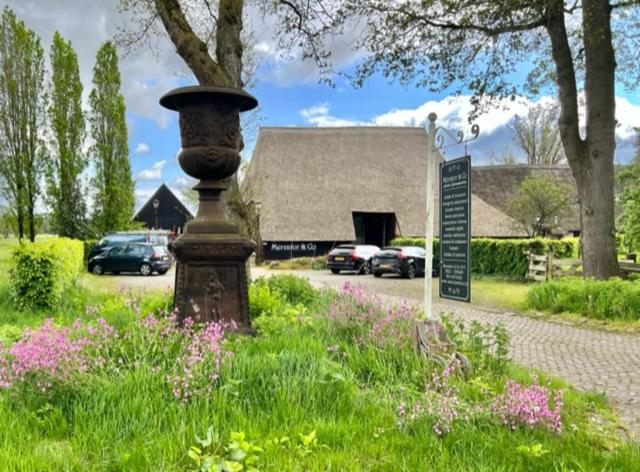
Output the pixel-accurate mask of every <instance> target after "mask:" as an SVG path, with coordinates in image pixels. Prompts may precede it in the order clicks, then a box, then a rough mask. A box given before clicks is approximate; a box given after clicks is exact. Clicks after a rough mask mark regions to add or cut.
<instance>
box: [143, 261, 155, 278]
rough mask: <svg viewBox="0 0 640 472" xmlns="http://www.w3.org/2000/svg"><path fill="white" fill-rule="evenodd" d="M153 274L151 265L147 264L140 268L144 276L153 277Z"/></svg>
mask: <svg viewBox="0 0 640 472" xmlns="http://www.w3.org/2000/svg"><path fill="white" fill-rule="evenodd" d="M152 272H153V270H151V266H150V265H149V264H147V263H145V264H142V265H141V266H140V273H141V274H142V275H151V273H152Z"/></svg>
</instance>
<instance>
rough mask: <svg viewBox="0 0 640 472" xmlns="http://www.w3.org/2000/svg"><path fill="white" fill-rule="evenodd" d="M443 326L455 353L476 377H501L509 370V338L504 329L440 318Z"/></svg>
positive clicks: (502, 326)
mask: <svg viewBox="0 0 640 472" xmlns="http://www.w3.org/2000/svg"><path fill="white" fill-rule="evenodd" d="M442 324H443V326H444V328H445V331H446V333H447V335H448V336H449V338H450V339H451V341H453V343H454V344H455V345H456V346H457V348H458V350H459V351H460V352H461V353H462V354H464V355H465V356H467V357H468V358H469V360H470V361H471V365H472V366H473V368H474V370H475V371H476V372H479V373H490V374H493V375H502V374H504V373H506V371H507V369H508V367H509V334H508V333H507V330H506V328H505V327H504V325H502V324H500V323H498V324H496V325H489V324H482V323H479V322H477V321H472V322H471V323H469V324H468V325H467V324H465V323H464V321H463V320H462V319H459V318H452V317H449V316H443V317H442Z"/></svg>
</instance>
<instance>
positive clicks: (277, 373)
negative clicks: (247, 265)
mask: <svg viewBox="0 0 640 472" xmlns="http://www.w3.org/2000/svg"><path fill="white" fill-rule="evenodd" d="M277 285H278V284H277V283H274V284H271V285H270V286H272V287H275V286H277ZM304 293H306V289H305V288H304V286H303V285H301V284H298V291H295V290H293V289H292V290H291V291H290V292H289V297H291V299H292V300H294V301H296V302H297V301H298V300H299V298H298V296H299V294H304ZM79 296H84V295H79ZM283 298H284V297H283ZM87 301H88V302H90V303H91V304H90V307H91V309H89V310H87V309H84V310H81V311H79V312H78V313H77V315H78V316H80V317H81V318H83V319H86V320H92V319H95V317H96V316H98V315H101V316H104V317H105V318H106V319H107V320H108V321H109V323H111V324H113V325H116V327H117V328H118V330H119V332H120V334H121V335H124V334H125V333H127V332H131V330H132V329H133V327H134V326H136V323H138V322H139V320H140V319H141V318H142V317H144V316H146V314H147V313H148V311H151V310H156V309H157V308H158V307H161V306H163V305H166V303H167V299H166V297H165V298H163V297H162V296H161V295H154V296H152V297H149V298H144V297H143V298H132V296H130V295H127V294H122V295H118V296H114V297H111V298H105V299H100V300H98V299H88V300H87ZM360 301H361V302H363V301H366V300H360ZM343 302H344V301H339V303H338V302H336V296H335V295H333V296H323V295H321V294H319V293H316V297H315V298H314V299H313V300H311V301H308V303H307V304H305V305H303V307H304V310H303V312H302V313H301V314H300V316H298V317H295V318H294V319H292V320H291V321H290V322H289V323H287V324H275V325H270V324H268V323H264V324H263V325H264V326H265V327H267V328H268V329H264V330H263V331H262V333H261V334H260V335H259V336H257V337H255V338H251V337H234V336H231V337H230V338H229V341H228V343H227V345H226V348H227V349H229V350H231V351H232V352H233V356H232V358H231V359H230V362H229V363H225V364H224V365H223V367H222V370H221V372H220V378H219V380H218V382H217V384H216V388H215V389H214V391H213V392H212V393H211V394H210V395H196V396H194V397H193V398H191V399H190V400H189V401H187V402H184V401H180V400H178V399H176V398H175V397H174V396H173V395H172V393H171V390H170V389H168V388H167V383H166V378H165V374H166V372H163V371H161V370H157V369H156V364H155V363H154V361H153V359H154V355H152V354H151V353H149V352H147V354H146V358H145V357H144V356H141V357H140V362H133V361H131V362H128V363H127V362H125V363H122V364H120V363H119V361H118V355H115V354H114V358H113V364H112V367H113V368H111V369H102V370H101V369H95V370H92V371H90V372H89V373H87V375H85V376H83V377H82V381H81V382H78V383H75V384H73V385H71V386H68V387H67V388H58V389H55V390H53V391H51V392H48V393H47V394H46V395H43V394H39V393H38V392H34V391H30V390H29V391H27V390H25V391H21V392H18V393H16V392H15V391H12V392H9V391H0V464H1V465H2V467H0V469H2V470H21V471H23V470H24V471H31V470H32V471H49V470H51V471H58V470H78V471H84V470H127V471H136V470H140V471H148V470H158V471H165V470H166V471H173V470H190V469H191V468H192V467H193V464H192V461H191V459H190V458H189V456H188V451H189V448H190V447H191V446H192V445H194V444H195V438H196V436H200V437H203V435H204V433H205V431H206V430H207V428H208V427H209V426H211V425H212V426H214V428H215V430H216V431H217V432H218V433H219V435H220V438H221V439H220V441H221V443H220V444H221V445H220V447H223V445H224V444H226V443H227V442H228V440H229V437H230V435H231V433H232V432H234V431H243V432H244V433H245V434H246V436H247V437H248V438H249V439H250V440H251V441H254V442H256V443H257V444H260V445H262V446H263V448H264V452H263V453H262V454H261V459H260V463H259V465H260V468H261V469H262V470H273V471H288V470H291V471H299V470H309V471H326V470H340V471H343V470H345V471H360V470H380V471H388V470H400V471H401V470H406V471H415V470H442V471H457V470H486V471H496V470H497V471H500V470H504V471H507V470H508V471H511V470H526V471H529V470H541V471H549V470H551V471H552V470H634V467H636V466H637V464H638V463H640V450H639V449H638V446H637V444H632V443H626V442H625V441H623V440H622V439H620V438H619V437H618V436H617V435H616V434H615V433H614V428H615V423H612V422H610V421H608V420H607V418H608V416H609V414H610V413H609V410H608V409H607V406H606V403H605V402H604V401H603V399H602V398H601V397H599V396H594V395H590V394H582V393H577V392H574V391H573V390H571V389H570V388H569V387H568V386H566V385H564V384H563V383H562V382H560V381H558V380H555V379H548V378H546V377H543V376H539V375H534V374H532V373H531V372H529V371H527V370H525V369H522V368H519V367H516V366H513V365H511V364H508V363H506V362H505V361H504V360H500V359H497V360H496V362H499V363H500V364H501V365H502V366H503V367H504V369H496V368H493V367H491V363H489V362H487V361H486V359H485V360H482V359H483V358H484V357H486V356H488V355H489V354H488V353H487V351H486V350H485V349H484V348H482V347H480V346H479V345H478V342H481V341H478V337H477V336H475V335H473V334H469V331H465V333H467V334H463V333H462V332H460V331H457V333H454V334H455V336H454V338H455V339H456V342H459V343H460V345H461V346H467V347H463V349H464V352H466V353H467V355H468V356H469V358H470V359H471V362H472V364H473V365H474V366H476V370H475V371H474V373H473V374H472V375H471V376H470V377H465V376H464V375H454V376H452V378H451V382H452V383H451V388H454V389H455V390H456V391H457V392H458V393H457V395H458V396H459V398H460V401H461V402H465V403H468V404H478V403H481V402H483V401H484V400H483V399H485V398H488V397H489V396H491V395H494V394H497V393H499V392H501V391H502V389H503V386H504V383H505V380H506V379H507V378H512V379H514V380H515V381H517V382H520V383H523V384H526V383H530V382H537V383H540V384H544V385H548V386H549V387H550V388H553V389H555V390H558V389H562V390H563V391H564V400H565V406H564V412H563V418H562V419H563V422H564V423H565V424H566V425H569V427H567V428H565V430H564V431H563V432H561V433H557V432H552V431H549V430H546V429H544V428H528V427H517V428H516V429H515V430H512V429H510V428H508V427H506V426H505V425H503V424H502V423H501V422H500V421H499V420H497V419H496V418H493V417H492V416H491V415H489V414H487V415H484V414H483V415H476V416H474V417H473V418H470V419H464V418H460V419H459V421H457V422H456V423H455V425H454V427H453V428H452V429H451V432H450V433H448V434H444V435H441V436H440V435H438V434H435V433H434V430H433V427H432V425H431V424H430V423H429V422H427V421H421V420H418V421H414V422H413V423H412V424H411V427H400V426H399V424H398V405H399V402H401V401H404V399H407V398H421V397H422V396H424V395H425V393H429V392H426V390H425V389H426V388H427V384H428V383H429V382H431V381H432V378H433V374H434V372H436V373H437V372H439V370H438V368H436V367H434V364H433V363H432V362H430V360H429V359H425V358H422V357H419V356H416V355H415V353H414V352H413V350H412V349H411V348H410V346H408V345H403V344H400V345H398V344H396V343H390V344H387V343H383V344H382V345H381V344H380V343H378V342H377V338H375V336H377V333H379V332H380V331H379V330H374V331H371V329H372V327H373V326H377V325H376V324H375V323H376V322H379V321H380V320H381V319H386V318H385V317H387V316H388V315H389V313H390V312H389V311H388V310H386V309H385V310H384V311H380V312H373V311H372V312H371V314H370V315H368V317H367V318H366V319H364V321H362V322H361V321H356V322H358V323H361V324H360V325H359V326H358V327H357V328H354V329H353V330H341V331H339V332H337V331H336V330H335V326H334V325H333V324H332V323H333V322H334V321H335V318H334V319H333V320H332V319H331V318H330V317H328V316H327V313H328V312H329V311H330V309H331V308H330V305H331V306H333V309H334V315H336V316H338V310H343V309H347V308H348V304H346V303H343ZM389 309H391V313H395V312H394V311H393V310H394V309H395V308H393V307H390V308H389ZM71 311H72V309H71V308H69V312H66V311H65V312H62V313H60V314H59V316H58V318H57V321H58V322H59V323H61V324H67V323H68V322H70V321H69V320H71V319H72V313H71ZM282 311H286V310H284V308H283V309H282ZM279 313H280V311H278V309H277V307H276V308H274V309H273V310H271V311H270V312H269V313H264V314H262V315H260V317H263V316H264V317H265V320H266V319H268V318H269V317H272V318H277V317H278V316H279ZM287 313H288V312H287ZM367 313H368V312H367ZM347 314H348V313H347ZM356 315H357V314H355V313H354V316H356ZM37 316H41V314H37V315H33V317H32V318H31V321H32V322H33V324H36V320H37ZM287 316H288V315H287ZM381 317H382V318H381ZM287 319H288V318H287ZM263 321H264V320H263ZM5 325H7V324H6V323H5ZM393 326H396V325H395V324H394V325H393ZM460 329H462V328H460ZM353 333H356V334H357V335H358V336H359V335H360V334H362V333H365V334H366V333H372V336H373V337H371V338H366V339H364V340H363V342H357V341H355V342H354V341H353V340H352V337H351V335H352V334H353ZM135 339H137V338H133V337H128V338H126V342H128V343H136V341H135ZM119 342H125V340H121V341H119ZM135 347H136V349H139V350H140V352H141V353H143V352H144V350H145V349H150V348H151V345H150V344H149V343H146V342H145V343H138V344H136V345H135ZM158 355H160V354H158ZM144 359H147V360H144ZM63 387H64V385H63ZM594 418H595V421H594ZM596 423H597V424H598V426H594V424H596ZM571 425H573V426H571ZM312 431H315V433H316V437H317V445H315V446H313V447H310V448H307V449H304V448H300V447H298V446H295V447H294V446H291V447H288V446H274V445H273V444H274V443H273V441H272V440H273V439H274V438H280V439H282V438H283V437H285V436H286V437H288V438H290V443H294V442H295V441H296V440H297V438H298V437H299V435H300V434H303V435H306V434H309V433H310V432H312ZM538 444H539V445H540V446H541V448H542V450H543V451H546V452H545V453H544V454H542V455H540V456H539V457H534V456H531V455H527V454H525V453H521V452H518V448H519V447H520V449H521V450H522V448H521V446H534V445H538Z"/></svg>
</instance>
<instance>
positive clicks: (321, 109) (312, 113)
mask: <svg viewBox="0 0 640 472" xmlns="http://www.w3.org/2000/svg"><path fill="white" fill-rule="evenodd" d="M330 111H331V107H330V106H329V104H328V103H327V102H323V103H318V104H317V105H312V106H310V107H308V108H303V109H302V110H300V115H301V116H302V117H303V118H304V119H305V120H307V121H308V122H309V123H310V124H312V125H313V126H320V127H344V126H359V125H370V126H371V125H373V123H363V122H358V121H354V120H350V119H346V118H337V117H335V116H331V115H330V114H329V112H330Z"/></svg>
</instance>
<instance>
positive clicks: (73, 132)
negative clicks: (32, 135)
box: [46, 31, 87, 239]
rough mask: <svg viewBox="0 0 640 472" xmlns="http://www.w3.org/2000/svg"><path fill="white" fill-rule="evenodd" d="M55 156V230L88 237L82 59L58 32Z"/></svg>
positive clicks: (51, 174)
mask: <svg viewBox="0 0 640 472" xmlns="http://www.w3.org/2000/svg"><path fill="white" fill-rule="evenodd" d="M49 119H50V122H51V129H52V131H53V137H54V139H53V143H52V144H53V146H52V147H53V155H52V156H51V158H50V159H49V160H48V161H47V172H46V176H47V197H48V198H47V199H48V202H49V204H50V206H51V208H52V209H53V215H52V216H53V221H52V223H53V230H54V231H55V232H56V234H59V235H60V236H66V237H70V238H77V239H80V238H82V237H84V236H86V233H87V225H86V221H85V216H86V211H87V208H86V204H85V200H84V194H83V190H82V188H83V187H82V182H81V179H80V177H81V174H82V172H83V171H84V170H85V168H86V166H87V159H86V156H85V155H84V151H83V149H82V145H83V143H84V138H85V134H86V132H85V121H84V113H83V111H82V82H81V81H80V69H79V67H78V56H77V55H76V52H75V51H74V50H73V47H72V46H71V43H70V42H69V41H65V40H64V39H63V38H62V36H61V35H60V33H58V32H57V31H56V33H55V34H54V36H53V44H52V45H51V103H50V107H49Z"/></svg>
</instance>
